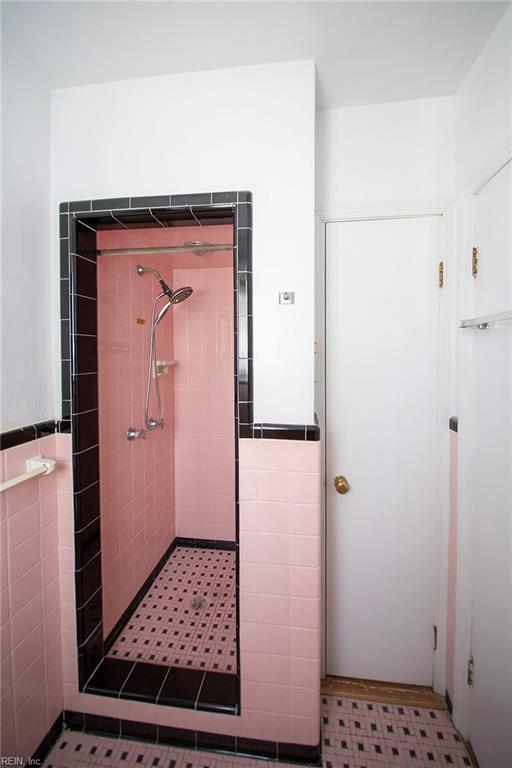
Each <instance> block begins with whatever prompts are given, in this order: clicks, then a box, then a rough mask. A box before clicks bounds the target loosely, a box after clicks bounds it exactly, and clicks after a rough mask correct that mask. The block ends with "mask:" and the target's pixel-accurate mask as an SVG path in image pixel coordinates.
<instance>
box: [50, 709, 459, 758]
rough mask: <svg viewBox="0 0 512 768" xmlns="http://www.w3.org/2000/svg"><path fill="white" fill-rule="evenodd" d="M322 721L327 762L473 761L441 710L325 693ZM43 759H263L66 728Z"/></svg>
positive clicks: (447, 717) (323, 754) (455, 730)
mask: <svg viewBox="0 0 512 768" xmlns="http://www.w3.org/2000/svg"><path fill="white" fill-rule="evenodd" d="M321 722H322V756H323V768H405V767H407V768H414V766H416V768H427V767H428V766H434V768H437V767H438V766H445V768H446V767H447V766H454V768H467V767H468V766H471V761H470V759H469V756H468V754H467V752H466V749H465V746H464V741H463V740H462V737H461V736H460V734H459V733H458V731H457V729H456V728H455V727H454V725H453V723H452V722H451V719H450V716H449V714H448V713H447V712H445V711H442V710H429V709H421V708H417V707H399V706H396V705H390V704H377V703H372V702H368V701H357V700H355V699H340V698H337V697H331V696H322V704H321ZM267 762H268V761H267ZM45 765H46V766H47V768H88V767H89V766H91V765H97V766H103V767H104V768H107V767H108V766H125V768H138V766H142V768H256V767H257V766H261V761H260V760H252V759H249V758H244V757H237V756H236V755H226V754H221V753H211V752H199V751H193V750H186V749H176V748H174V747H164V746H161V745H157V744H148V743H142V742H137V741H132V740H129V741H128V740H126V739H111V738H103V737H101V736H95V735H92V734H85V733H80V732H78V731H65V732H64V733H63V734H62V735H61V737H60V739H59V741H58V742H57V744H56V745H55V746H54V748H53V749H52V751H51V752H50V754H49V755H48V757H47V759H46V762H45ZM279 765H281V766H285V765H286V764H284V763H279Z"/></svg>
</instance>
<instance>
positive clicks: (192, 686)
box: [61, 193, 252, 714]
mask: <svg viewBox="0 0 512 768" xmlns="http://www.w3.org/2000/svg"><path fill="white" fill-rule="evenodd" d="M222 194H223V195H224V193H222ZM178 197H180V196H178ZM205 197H206V196H205ZM191 198H192V199H193V200H196V198H197V196H191ZM208 198H209V202H207V203H206V201H205V203H206V204H203V205H202V204H198V205H197V204H196V205H193V204H190V203H189V204H178V205H172V201H171V199H170V198H167V201H168V202H169V203H170V204H169V205H167V206H166V205H162V204H160V205H155V204H153V205H148V204H147V203H146V201H147V202H150V201H151V200H153V201H157V200H158V201H160V200H161V199H160V198H153V199H144V200H140V203H141V204H137V203H138V202H139V201H137V202H136V200H135V199H134V198H132V200H128V199H127V201H126V202H127V203H128V205H126V206H116V207H109V206H108V203H110V202H112V203H116V202H117V201H99V202H98V205H99V207H98V209H97V210H91V209H90V210H86V211H76V212H75V211H73V210H72V208H71V206H75V205H79V204H73V203H71V204H67V205H68V206H69V208H68V210H67V211H66V221H69V226H70V231H69V232H67V233H66V235H65V237H69V243H70V246H69V247H70V254H69V267H70V269H69V273H70V274H69V275H64V276H63V279H62V280H61V287H62V288H64V287H65V286H64V283H66V287H68V290H69V304H68V307H69V318H67V317H65V315H64V313H66V311H67V310H66V308H65V307H66V296H65V292H64V293H63V294H62V295H63V315H64V316H63V333H64V332H68V333H69V338H70V339H71V355H70V361H68V360H67V359H63V396H64V400H63V408H64V412H65V413H66V411H68V412H69V413H70V420H71V421H72V423H73V461H74V477H75V494H74V499H75V530H76V534H75V547H76V559H77V564H78V567H77V570H76V575H75V583H76V598H77V636H78V664H79V670H78V672H79V687H80V690H84V691H85V692H86V693H87V692H90V693H103V694H104V695H105V691H106V690H108V691H111V690H112V689H113V690H114V692H115V691H118V693H119V694H120V693H121V689H122V691H123V697H124V698H130V693H129V685H127V684H126V681H127V680H128V678H129V681H130V684H132V685H134V686H135V687H137V685H138V683H137V681H138V680H139V679H140V681H141V682H140V686H139V687H141V688H142V689H143V694H144V696H143V698H144V700H150V701H155V702H156V701H157V694H158V696H159V698H158V703H163V704H165V703H167V704H171V705H173V706H187V707H188V706H191V703H192V704H193V705H194V706H195V708H199V709H201V708H206V709H209V710H213V711H215V709H216V706H217V704H216V702H218V706H219V711H223V712H225V713H226V712H227V713H231V714H236V713H237V712H238V708H239V692H240V675H239V672H240V667H239V664H240V662H239V652H238V645H239V641H238V626H239V618H238V599H239V598H238V589H237V583H238V570H239V567H238V497H237V494H238V481H237V457H238V439H239V437H240V436H243V435H244V434H245V433H244V430H247V429H249V428H250V429H251V430H252V427H249V425H250V424H251V423H252V402H250V398H249V392H250V366H251V365H252V359H251V356H250V329H249V321H250V317H249V314H250V313H249V307H250V277H251V275H250V240H249V238H248V235H249V234H250V229H249V228H248V227H247V226H245V224H246V222H247V220H248V219H247V216H248V215H249V209H250V208H251V201H250V195H249V194H248V193H225V196H224V199H221V200H219V201H218V202H217V201H214V200H213V196H212V195H208ZM229 198H231V199H229ZM191 202H192V200H191ZM145 203H146V204H145ZM180 203H181V200H180ZM68 377H69V378H68ZM66 390H68V391H69V402H68V401H67V400H66ZM184 675H185V677H184ZM164 681H165V685H163V683H164ZM151 686H153V688H154V689H155V690H149V689H151ZM160 689H161V690H160ZM200 692H201V695H202V696H204V697H205V704H204V707H202V706H201V701H200V697H199V693H200ZM139 694H140V691H139V688H137V692H136V695H135V694H134V696H135V698H137V697H138V695H139ZM106 695H111V694H110V693H107V694H106ZM112 695H115V694H112Z"/></svg>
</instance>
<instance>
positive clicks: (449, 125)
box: [316, 96, 455, 207]
mask: <svg viewBox="0 0 512 768" xmlns="http://www.w3.org/2000/svg"><path fill="white" fill-rule="evenodd" d="M454 136H455V125H454V100H453V98H452V97H451V96H450V97H443V98H438V99H418V100H415V101H401V102H394V103H389V104H372V105H368V106H361V107H343V108H340V109H328V110H324V111H321V112H319V113H318V122H317V188H316V205H317V207H324V206H333V205H357V204H359V203H363V204H364V203H369V202H370V203H373V202H378V203H382V202H397V201H411V200H428V199H432V198H439V197H446V196H449V195H452V194H453V192H454Z"/></svg>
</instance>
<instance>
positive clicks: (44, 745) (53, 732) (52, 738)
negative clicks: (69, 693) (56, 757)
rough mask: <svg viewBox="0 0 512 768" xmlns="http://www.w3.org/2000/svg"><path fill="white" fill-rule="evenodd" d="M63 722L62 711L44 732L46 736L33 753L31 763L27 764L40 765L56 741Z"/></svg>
mask: <svg viewBox="0 0 512 768" xmlns="http://www.w3.org/2000/svg"><path fill="white" fill-rule="evenodd" d="M63 723H64V712H61V713H60V715H59V716H58V717H57V719H56V720H55V722H54V724H53V725H52V727H51V728H50V730H49V731H48V733H47V734H46V736H45V737H44V738H43V739H42V741H41V743H40V744H39V746H38V748H37V749H36V751H35V752H34V753H33V755H32V757H31V760H32V763H30V762H29V765H42V764H43V762H44V760H45V758H46V756H47V755H48V753H49V752H50V750H51V749H52V747H53V746H54V745H55V744H56V743H57V741H58V739H59V736H60V734H61V733H62V727H63Z"/></svg>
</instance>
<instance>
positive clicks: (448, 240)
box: [315, 197, 457, 696]
mask: <svg viewBox="0 0 512 768" xmlns="http://www.w3.org/2000/svg"><path fill="white" fill-rule="evenodd" d="M454 203H455V200H454V198H452V197H444V198H437V199H433V200H410V201H402V202H387V201H386V202H371V203H362V204H358V205H333V206H327V207H321V208H317V210H316V246H317V254H316V256H317V258H316V264H315V298H316V310H315V326H316V332H315V339H316V341H315V389H316V391H315V399H316V403H315V405H316V411H317V416H318V419H319V422H320V428H321V431H322V434H324V435H325V434H326V431H325V424H326V387H325V382H326V344H325V342H326V335H325V325H326V230H327V224H330V223H335V222H349V221H370V220H379V219H403V218H418V217H424V216H429V217H430V216H438V217H440V251H441V254H440V259H442V261H443V262H444V279H445V283H444V287H443V293H442V301H441V307H440V328H439V338H440V347H439V415H440V419H439V425H438V468H437V476H438V505H437V509H436V531H435V537H434V541H435V544H434V547H435V549H434V573H435V584H434V589H435V603H434V616H433V623H434V624H435V626H436V627H437V646H436V649H435V650H433V681H432V687H433V689H434V691H435V692H436V693H440V694H441V695H443V696H444V695H445V675H446V633H447V610H446V606H447V594H448V524H449V453H448V448H449V444H448V423H449V418H450V416H451V415H453V413H454V406H455V381H456V365H455V359H456V354H455V350H456V342H457V336H456V330H457V329H456V322H455V320H456V295H457V294H456V279H455V276H456V274H457V272H456V267H457V264H456V257H457V250H456V248H455V247H454V245H455V241H454V237H455V229H454V225H453V219H454V216H453V209H454ZM326 443H327V441H326V440H324V443H323V456H322V474H323V484H324V489H323V494H322V507H323V508H322V521H323V522H322V535H323V547H322V579H323V597H322V635H323V637H322V677H325V675H326V664H327V659H326V628H327V617H326V608H325V606H326V600H325V595H326V592H327V556H326V546H325V545H326V535H325V534H326V527H327V489H328V482H327V481H328V479H327V478H326V474H325V471H326V470H325V468H326V452H327V445H326ZM391 682H392V681H391Z"/></svg>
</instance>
